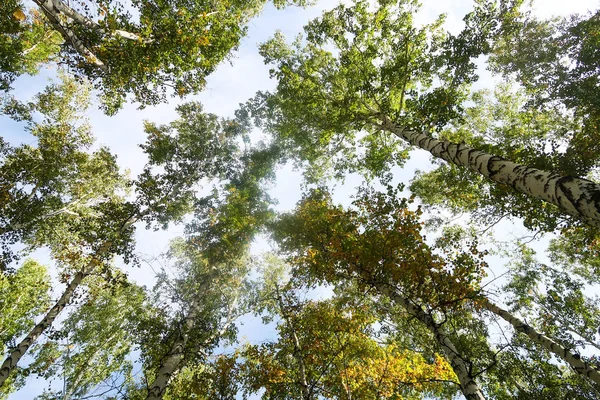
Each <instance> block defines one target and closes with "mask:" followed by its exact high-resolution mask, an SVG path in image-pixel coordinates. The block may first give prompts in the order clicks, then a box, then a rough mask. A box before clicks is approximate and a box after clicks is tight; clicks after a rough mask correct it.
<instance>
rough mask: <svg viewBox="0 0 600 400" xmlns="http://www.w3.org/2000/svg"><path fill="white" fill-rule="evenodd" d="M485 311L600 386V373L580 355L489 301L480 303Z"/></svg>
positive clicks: (484, 300) (485, 300)
mask: <svg viewBox="0 0 600 400" xmlns="http://www.w3.org/2000/svg"><path fill="white" fill-rule="evenodd" d="M478 304H480V305H481V306H482V307H483V308H484V309H486V310H488V311H490V312H491V313H493V314H496V315H498V316H499V317H501V318H502V319H504V320H505V321H506V322H508V323H509V324H511V325H512V326H513V327H514V328H515V330H516V331H517V332H521V333H524V334H526V335H527V336H529V338H531V339H532V340H533V341H534V342H536V343H537V344H539V345H540V346H542V347H544V348H545V349H547V350H548V351H550V352H551V353H553V354H554V355H556V356H557V357H558V358H560V359H562V360H564V361H565V362H566V363H567V364H569V365H570V366H571V367H573V369H574V370H575V371H576V372H577V373H579V374H581V375H585V376H587V377H588V378H590V379H591V380H592V381H594V382H595V383H597V384H600V371H599V370H598V369H597V368H596V367H593V366H592V365H590V364H588V363H586V362H585V361H583V360H582V359H581V358H579V356H578V355H576V354H573V353H571V352H570V351H569V350H568V349H566V348H565V347H563V346H561V345H560V344H558V343H556V342H555V341H554V340H552V339H550V338H549V337H547V336H546V335H544V334H542V333H539V332H538V331H536V330H535V328H533V327H532V326H531V325H528V324H527V323H525V322H524V321H522V320H520V319H519V318H517V317H515V316H514V315H512V314H511V313H509V312H508V311H506V310H503V309H502V308H500V307H498V306H497V305H495V304H494V303H492V302H490V301H489V300H488V299H483V300H481V302H479V303H478Z"/></svg>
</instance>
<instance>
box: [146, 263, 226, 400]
mask: <svg viewBox="0 0 600 400" xmlns="http://www.w3.org/2000/svg"><path fill="white" fill-rule="evenodd" d="M213 279H214V273H212V274H210V275H208V276H207V277H206V279H205V280H204V281H203V282H202V284H201V285H200V288H199V290H198V291H199V293H198V294H197V296H201V295H202V293H206V292H207V290H208V288H209V287H210V285H211V284H212V282H213ZM198 308H199V305H198V303H197V302H194V303H193V304H191V305H190V310H189V312H188V313H187V315H186V316H185V318H184V319H183V321H182V324H181V328H180V329H179V333H178V335H177V337H176V339H175V342H174V343H173V345H172V346H171V348H170V349H169V352H168V353H167V354H166V355H165V356H164V357H163V358H162V360H161V362H160V365H159V368H158V371H157V372H156V377H155V378H154V382H152V384H151V385H150V388H149V389H148V395H147V396H146V400H160V399H162V398H163V396H164V394H165V391H166V390H167V387H168V385H169V381H170V380H171V378H172V377H173V375H174V374H175V373H176V372H177V371H179V369H180V368H181V367H182V365H183V363H184V362H185V350H186V347H187V343H188V340H189V334H190V331H191V330H192V329H193V328H194V324H195V320H196V317H197V315H198V311H199V309H198Z"/></svg>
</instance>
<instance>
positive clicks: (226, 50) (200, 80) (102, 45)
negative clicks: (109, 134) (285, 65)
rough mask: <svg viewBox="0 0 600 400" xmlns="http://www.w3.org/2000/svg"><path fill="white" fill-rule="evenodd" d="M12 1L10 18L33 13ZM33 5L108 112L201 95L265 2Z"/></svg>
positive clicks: (47, 0) (56, 0)
mask: <svg viewBox="0 0 600 400" xmlns="http://www.w3.org/2000/svg"><path fill="white" fill-rule="evenodd" d="M9 3H10V4H9V5H7V6H6V11H7V12H9V13H7V16H8V15H10V14H12V13H17V15H21V14H22V15H25V14H27V13H30V12H31V13H33V12H34V11H29V10H27V9H26V8H25V6H24V3H23V2H20V1H13V0H11V1H10V2H9ZM33 3H34V7H35V8H34V10H35V12H36V23H37V24H43V25H44V27H45V29H47V30H49V31H52V32H55V33H57V34H58V35H60V37H61V38H62V45H61V52H60V62H62V63H64V64H67V65H69V68H70V69H71V70H72V71H73V72H74V73H75V75H77V76H80V77H87V78H88V79H89V80H90V81H92V82H93V83H94V85H95V87H96V88H97V89H99V90H100V91H101V92H102V93H103V97H104V107H105V110H106V111H107V112H108V113H114V112H116V111H117V110H118V109H119V108H120V107H121V106H122V104H123V102H124V101H125V100H126V97H127V95H130V94H131V95H133V96H134V98H135V101H137V102H139V103H141V105H142V106H143V105H153V104H157V103H160V102H164V101H166V99H167V97H166V96H167V95H168V94H171V95H178V96H184V95H186V94H188V93H197V92H198V91H200V90H202V88H203V87H204V85H205V81H206V77H207V76H208V75H209V74H210V73H211V72H213V71H214V69H215V68H216V66H217V65H219V64H220V63H221V62H222V61H223V60H225V59H226V58H227V57H228V56H229V55H230V53H231V52H232V51H233V50H235V49H237V47H238V45H239V43H240V40H241V38H242V37H243V36H244V35H245V33H246V25H247V23H248V22H249V21H250V20H251V18H252V17H254V16H255V15H256V14H258V13H259V12H260V10H261V9H262V7H263V5H264V4H265V3H266V2H265V1H260V0H259V1H241V2H226V1H218V2H206V1H192V2H189V1H187V2H186V1H175V2H172V1H171V2H156V1H138V2H133V3H131V4H128V5H124V4H123V3H120V2H118V1H103V0H91V1H86V2H83V3H72V2H68V1H63V0H34V2H33ZM274 4H275V5H276V6H277V7H283V6H285V5H286V4H288V3H287V2H284V1H279V0H277V1H275V2H274ZM296 4H305V2H303V1H298V2H296ZM8 18H9V20H10V17H8ZM11 22H12V25H11V27H12V28H13V29H12V30H13V31H15V33H12V34H11V33H10V31H9V32H7V33H6V34H5V36H7V37H9V38H10V39H12V40H13V41H14V42H16V43H17V46H20V47H25V46H26V45H25V44H23V43H22V42H23V41H24V40H25V39H24V38H21V37H19V35H20V36H23V31H25V30H26V29H27V26H26V25H25V24H19V21H11ZM23 22H25V21H23ZM17 51H18V50H17ZM20 55H21V56H24V55H23V54H22V52H21V54H20ZM17 58H18V56H17ZM13 69H14V70H16V71H15V72H16V73H18V72H19V70H18V69H17V68H13Z"/></svg>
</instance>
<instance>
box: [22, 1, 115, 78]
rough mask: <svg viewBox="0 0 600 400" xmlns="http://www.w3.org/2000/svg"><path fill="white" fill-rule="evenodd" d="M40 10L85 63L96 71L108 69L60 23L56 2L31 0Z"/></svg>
mask: <svg viewBox="0 0 600 400" xmlns="http://www.w3.org/2000/svg"><path fill="white" fill-rule="evenodd" d="M33 1H34V2H35V3H36V4H37V5H38V6H39V7H40V9H41V10H42V12H43V13H44V15H45V16H46V17H47V18H48V20H49V21H50V23H51V24H52V26H53V27H54V28H55V29H56V30H57V31H58V32H59V33H60V34H61V35H62V36H63V38H64V39H65V40H66V41H68V42H70V43H71V45H72V46H73V48H74V49H75V51H77V52H78V53H79V54H80V55H82V56H83V57H84V58H85V59H86V60H87V62H89V63H91V64H92V65H94V66H95V67H97V68H98V69H100V70H102V71H103V72H106V71H107V70H108V69H107V67H106V65H105V64H104V63H103V62H102V60H100V59H99V58H98V57H96V55H95V54H94V53H92V52H91V51H90V49H88V48H87V47H86V46H85V45H84V44H83V42H82V41H81V39H79V38H78V37H77V35H75V33H74V32H73V31H72V30H71V29H69V28H67V27H65V26H64V25H63V24H62V23H61V21H60V14H61V10H60V9H58V8H56V4H55V3H57V2H55V1H53V0H33Z"/></svg>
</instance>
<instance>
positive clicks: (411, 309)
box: [374, 283, 485, 400]
mask: <svg viewBox="0 0 600 400" xmlns="http://www.w3.org/2000/svg"><path fill="white" fill-rule="evenodd" d="M374 286H375V287H376V288H377V290H378V291H379V292H380V293H382V294H384V295H386V296H387V297H389V298H390V299H391V300H392V301H394V302H395V303H396V304H398V305H400V306H401V307H403V308H404V309H405V310H406V311H407V312H408V313H409V314H410V315H412V316H413V317H415V318H416V319H417V320H418V321H420V322H421V323H423V324H425V326H426V327H427V329H428V330H429V331H430V332H431V333H432V334H433V335H434V337H435V340H436V342H437V343H438V344H439V345H440V347H441V348H442V351H443V352H444V354H445V356H446V358H447V359H448V361H449V362H450V365H451V366H452V369H453V370H454V373H455V374H456V376H457V377H458V382H459V386H460V390H461V392H462V394H463V395H464V396H465V398H467V400H485V396H484V395H483V392H482V391H481V389H480V388H479V386H478V385H477V382H475V380H474V379H473V376H472V375H471V368H470V366H469V365H468V363H467V362H466V359H465V358H464V357H463V356H462V355H461V354H460V353H459V351H458V349H457V348H456V346H455V345H454V343H453V342H452V339H451V338H450V336H449V335H448V333H447V332H446V331H445V329H444V328H443V327H442V326H441V325H440V324H438V323H436V322H435V321H434V319H433V317H432V316H431V315H429V314H427V313H426V312H425V311H423V309H422V308H420V307H417V306H415V305H414V304H412V303H411V302H410V300H408V299H405V298H403V297H402V296H400V295H399V294H398V293H396V291H395V290H393V289H392V288H390V287H389V286H388V285H385V284H381V283H380V284H377V283H376V284H374Z"/></svg>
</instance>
